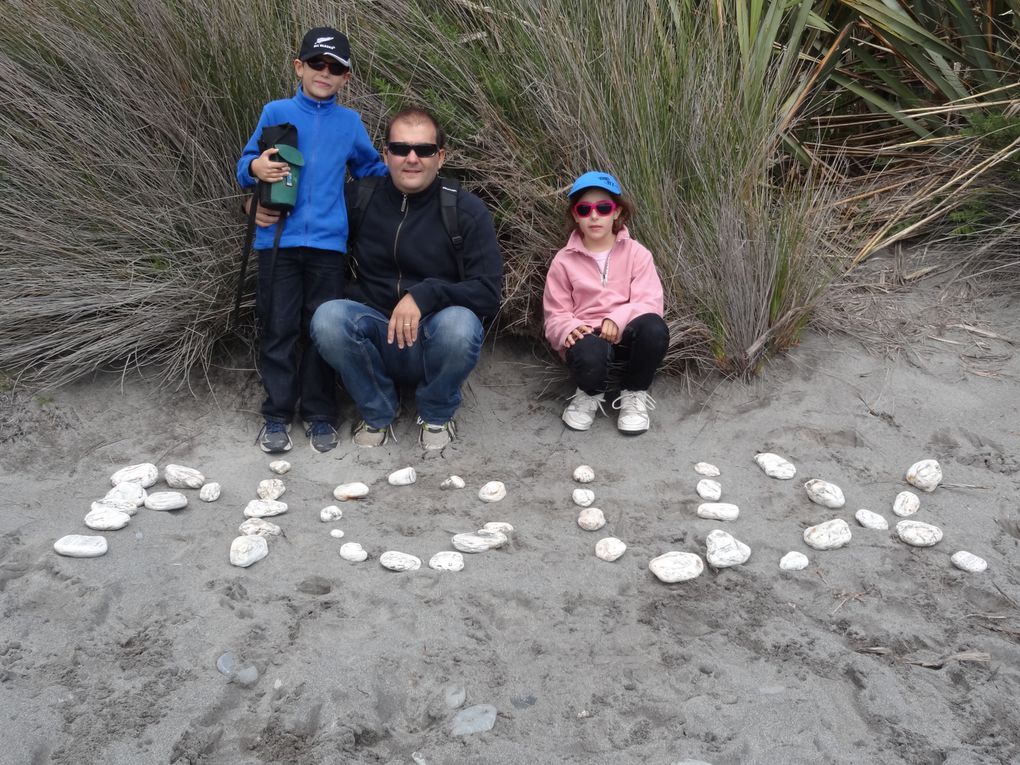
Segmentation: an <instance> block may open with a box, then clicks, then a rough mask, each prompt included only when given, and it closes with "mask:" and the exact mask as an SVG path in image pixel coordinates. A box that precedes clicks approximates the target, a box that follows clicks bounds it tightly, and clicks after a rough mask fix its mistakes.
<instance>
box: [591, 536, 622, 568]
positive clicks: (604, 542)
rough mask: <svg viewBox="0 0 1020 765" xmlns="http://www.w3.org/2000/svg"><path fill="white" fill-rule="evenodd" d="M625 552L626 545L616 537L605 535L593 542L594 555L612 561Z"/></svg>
mask: <svg viewBox="0 0 1020 765" xmlns="http://www.w3.org/2000/svg"><path fill="white" fill-rule="evenodd" d="M625 552H627V545H625V544H624V543H623V541H621V540H619V539H617V538H616V537H605V538H604V539H600V540H599V541H598V542H596V543H595V557H596V558H599V559H601V560H605V561H609V562H610V563H612V562H613V561H614V560H618V559H619V557H620V556H621V555H623V554H624V553H625Z"/></svg>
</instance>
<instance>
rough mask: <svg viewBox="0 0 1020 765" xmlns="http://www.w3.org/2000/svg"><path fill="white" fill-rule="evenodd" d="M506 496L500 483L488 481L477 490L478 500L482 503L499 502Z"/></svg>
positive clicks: (504, 489)
mask: <svg viewBox="0 0 1020 765" xmlns="http://www.w3.org/2000/svg"><path fill="white" fill-rule="evenodd" d="M505 496H506V486H504V485H503V482H502V481H489V482H488V483H487V484H485V485H484V486H482V488H480V489H479V490H478V499H480V500H482V502H499V501H500V500H501V499H503V497H505Z"/></svg>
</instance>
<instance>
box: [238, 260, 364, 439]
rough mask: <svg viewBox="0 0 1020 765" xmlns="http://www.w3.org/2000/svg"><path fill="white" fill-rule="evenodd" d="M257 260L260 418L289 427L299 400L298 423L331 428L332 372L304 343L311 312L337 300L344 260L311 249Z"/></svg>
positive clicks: (308, 343) (333, 413)
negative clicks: (322, 423)
mask: <svg viewBox="0 0 1020 765" xmlns="http://www.w3.org/2000/svg"><path fill="white" fill-rule="evenodd" d="M258 256H259V285H258V292H257V294H256V308H257V310H258V315H259V320H260V321H261V323H262V337H261V342H260V345H259V367H260V370H259V371H260V372H261V374H262V385H263V387H265V389H266V400H265V402H264V403H263V404H262V415H263V416H264V417H265V418H266V419H267V420H275V421H277V422H290V421H291V418H292V417H293V416H294V409H295V407H296V406H297V402H298V398H299V397H300V399H301V418H302V419H303V420H305V421H307V422H313V421H315V420H324V421H327V422H330V423H333V424H336V419H337V408H336V397H335V395H334V394H335V376H334V372H333V368H332V367H331V366H330V365H329V364H327V363H326V362H325V361H323V360H322V357H320V356H319V352H318V351H317V350H316V349H315V345H314V344H313V343H312V342H311V341H310V339H309V335H308V324H309V322H310V321H311V319H312V314H313V313H315V309H316V308H318V307H319V306H320V305H322V304H323V303H325V302H327V301H329V300H336V299H337V298H340V297H342V296H343V289H344V267H345V262H346V257H345V256H344V254H343V253H340V252H335V251H333V250H317V249H314V248H311V247H287V248H283V249H280V250H279V251H278V252H277V253H276V258H275V262H274V258H273V252H272V250H259V251H258ZM299 356H300V366H299V362H298V357H299Z"/></svg>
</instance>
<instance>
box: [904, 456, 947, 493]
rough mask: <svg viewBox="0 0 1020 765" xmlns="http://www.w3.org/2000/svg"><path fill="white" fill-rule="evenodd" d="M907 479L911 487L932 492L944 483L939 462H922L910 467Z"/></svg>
mask: <svg viewBox="0 0 1020 765" xmlns="http://www.w3.org/2000/svg"><path fill="white" fill-rule="evenodd" d="M906 478H907V483H909V484H910V485H911V486H916V487H917V488H918V489H920V490H921V491H927V492H932V491H935V489H937V488H938V485H939V484H940V483H942V466H941V465H940V464H939V463H938V461H937V460H921V461H920V462H915V463H914V464H913V465H911V466H910V468H909V469H908V470H907V475H906Z"/></svg>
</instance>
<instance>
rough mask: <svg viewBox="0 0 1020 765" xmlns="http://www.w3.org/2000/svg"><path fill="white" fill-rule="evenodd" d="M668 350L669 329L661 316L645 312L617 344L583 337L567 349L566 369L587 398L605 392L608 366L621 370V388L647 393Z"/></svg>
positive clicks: (594, 337)
mask: <svg viewBox="0 0 1020 765" xmlns="http://www.w3.org/2000/svg"><path fill="white" fill-rule="evenodd" d="M668 347H669V328H668V327H666V322H665V321H664V320H663V318H662V317H661V316H658V315H656V314H654V313H645V314H642V315H641V316H638V317H637V318H635V319H634V320H633V321H631V322H630V323H629V324H628V325H627V328H626V329H625V330H623V334H622V335H621V336H620V342H619V343H617V344H616V345H612V344H610V343H607V342H606V341H605V340H603V339H602V338H601V337H599V336H598V335H585V336H584V337H583V338H581V339H580V340H578V341H577V342H576V343H574V344H573V345H572V346H571V347H570V348H568V349H567V368H568V369H569V370H570V375H571V377H573V378H574V380H575V381H576V382H577V387H578V388H580V389H581V390H583V391H584V392H585V393H587V394H588V395H589V396H597V395H598V394H600V393H605V392H606V388H607V387H608V385H609V371H610V368H611V366H613V365H618V366H620V367H621V377H620V387H621V388H623V389H624V390H648V388H649V387H651V384H652V378H654V377H655V370H656V369H658V368H659V364H661V363H662V359H663V358H664V357H665V356H666V349H667V348H668Z"/></svg>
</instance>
